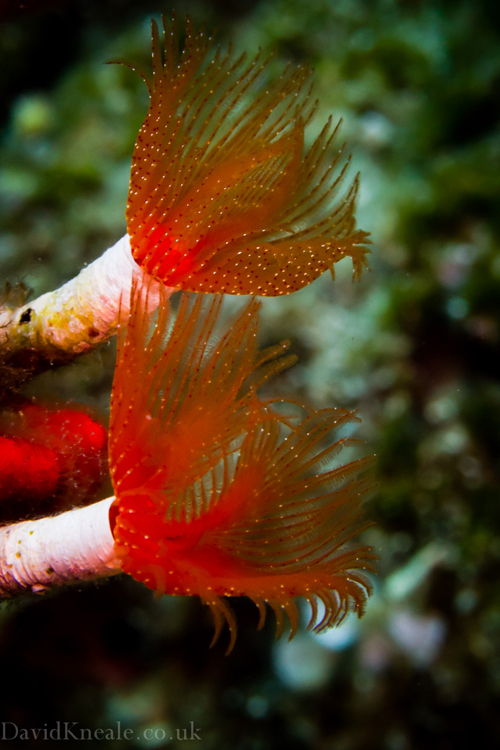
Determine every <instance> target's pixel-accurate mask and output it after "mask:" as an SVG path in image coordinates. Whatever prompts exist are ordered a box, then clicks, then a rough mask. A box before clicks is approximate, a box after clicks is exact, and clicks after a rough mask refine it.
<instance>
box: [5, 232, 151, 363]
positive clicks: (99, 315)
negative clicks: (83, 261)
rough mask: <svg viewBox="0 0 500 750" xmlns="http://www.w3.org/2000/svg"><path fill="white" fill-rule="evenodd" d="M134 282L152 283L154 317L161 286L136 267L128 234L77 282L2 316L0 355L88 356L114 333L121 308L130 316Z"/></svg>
mask: <svg viewBox="0 0 500 750" xmlns="http://www.w3.org/2000/svg"><path fill="white" fill-rule="evenodd" d="M133 279H141V280H144V281H146V279H147V280H148V281H149V283H148V288H149V292H148V302H149V308H150V311H153V310H154V309H156V307H157V306H158V304H159V291H158V290H159V282H153V281H150V279H151V277H150V276H148V275H147V274H145V273H144V271H143V270H142V269H141V267H140V266H139V265H138V264H137V263H136V262H135V260H134V258H133V256H132V251H131V248H130V239H129V237H128V235H127V234H126V235H125V236H124V237H122V238H121V239H120V240H118V242H116V243H115V244H114V245H113V247H110V248H109V249H108V250H106V252H104V253H103V254H102V255H101V256H100V257H99V258H97V260H95V261H93V262H92V263H90V265H88V266H87V267H86V268H84V269H83V270H82V271H80V273H79V274H78V276H75V278H74V279H71V280H70V281H68V282H67V283H66V284H63V286H61V287H59V289H56V290H55V291H53V292H47V293H46V294H42V295H41V296H40V297H38V298H37V299H36V300H34V301H31V302H28V303H27V304H25V305H23V306H22V307H20V308H18V309H17V310H15V311H12V310H7V309H3V310H0V349H2V350H3V351H6V352H15V351H21V350H27V349H30V350H35V351H39V352H43V353H44V354H46V356H47V357H50V355H51V354H54V356H56V357H57V353H65V354H68V355H75V354H80V353H82V352H86V351H90V350H91V349H93V348H94V347H95V346H96V345H97V344H100V343H101V342H103V341H105V340H106V339H108V338H109V337H110V336H112V335H113V334H115V333H116V329H117V325H118V312H119V309H120V304H121V305H122V309H124V310H125V311H126V310H127V307H128V303H129V297H130V289H131V285H132V280H133Z"/></svg>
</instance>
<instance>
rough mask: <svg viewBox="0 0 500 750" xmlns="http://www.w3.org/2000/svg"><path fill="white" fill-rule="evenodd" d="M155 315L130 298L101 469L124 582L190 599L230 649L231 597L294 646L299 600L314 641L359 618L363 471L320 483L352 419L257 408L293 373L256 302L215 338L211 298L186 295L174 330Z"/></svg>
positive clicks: (334, 413) (367, 557)
mask: <svg viewBox="0 0 500 750" xmlns="http://www.w3.org/2000/svg"><path fill="white" fill-rule="evenodd" d="M165 294H166V292H165ZM163 302H164V304H162V306H161V308H160V312H159V317H158V320H157V321H156V325H154V324H153V321H152V319H151V315H150V314H149V313H148V312H147V290H145V289H142V290H141V289H138V288H134V289H133V291H132V298H131V306H130V319H129V320H128V325H124V326H123V329H122V330H121V332H120V336H119V346H118V360H117V368H116V372H115V379H114V383H113V391H112V398H111V422H110V434H109V458H110V470H111V477H112V480H113V486H114V490H115V495H116V500H115V512H116V517H115V526H114V532H113V533H114V536H115V549H116V552H117V555H118V556H119V557H120V558H121V563H122V568H123V570H124V571H125V572H126V573H129V574H131V575H132V576H133V577H134V578H136V579H137V580H139V581H142V582H144V583H145V584H146V585H147V586H149V587H150V588H151V589H153V590H155V591H157V592H158V593H160V594H175V595H183V594H195V595H198V596H199V597H200V598H201V599H202V601H203V602H205V603H206V604H208V605H209V606H210V608H211V610H212V612H213V614H214V617H215V621H216V635H215V637H217V635H218V633H219V632H220V629H221V627H222V625H223V623H224V621H227V622H228V623H229V627H230V631H231V640H230V648H232V645H233V643H234V639H235V637H236V621H235V617H234V614H233V612H232V610H231V608H230V607H229V605H228V603H227V601H226V600H225V598H224V597H226V596H243V595H246V596H249V597H250V598H251V599H252V600H253V601H254V602H255V603H256V604H257V605H258V607H259V611H260V616H261V620H260V622H261V624H262V623H263V621H264V616H265V611H266V610H265V602H267V603H268V604H269V605H270V606H271V607H272V609H273V610H274V612H275V613H276V617H277V622H278V633H279V632H281V629H282V627H283V612H285V613H286V614H287V615H288V618H289V620H290V623H291V635H293V633H294V632H295V630H296V628H297V623H298V612H297V608H296V604H295V600H296V599H297V597H300V596H302V597H305V598H306V599H307V600H308V601H309V602H310V604H311V606H312V617H311V622H310V627H315V629H316V630H318V631H319V630H323V629H324V628H327V627H330V626H332V625H335V624H338V622H340V621H341V620H342V619H343V618H344V617H345V615H346V614H347V613H348V612H349V611H355V612H357V613H358V615H361V614H362V612H363V608H364V603H365V600H366V596H367V593H369V592H370V588H371V587H370V583H369V581H368V580H367V578H366V577H365V575H364V571H365V570H371V569H372V565H373V560H374V559H375V556H374V555H373V553H372V552H371V550H370V549H369V548H368V547H365V546H353V545H350V544H349V542H350V541H351V539H352V537H353V536H354V535H355V534H357V533H358V532H360V531H361V530H362V529H363V528H364V527H365V525H366V524H365V523H364V522H363V521H362V519H361V516H360V506H361V503H362V500H363V497H364V495H365V493H366V491H367V489H368V487H369V485H370V482H369V480H366V479H364V478H363V477H362V476H361V477H360V475H362V474H363V471H364V470H365V469H366V468H367V466H368V465H369V464H370V462H371V459H370V458H363V459H358V460H356V461H353V462H351V463H349V464H347V465H344V466H338V467H337V468H332V469H330V470H329V471H325V470H322V467H324V466H325V465H326V464H327V463H328V462H329V461H330V460H331V459H333V458H334V457H335V456H336V455H337V454H338V453H339V452H340V450H341V449H342V448H343V447H344V446H345V445H348V444H349V442H350V441H349V440H347V439H340V440H338V441H337V442H335V443H333V444H330V445H328V444H326V443H325V440H326V438H327V436H328V434H329V433H330V432H331V431H332V430H335V429H337V428H339V427H342V426H343V425H345V424H346V423H348V422H352V421H355V420H356V417H355V415H354V414H352V413H351V412H349V411H346V410H344V409H325V410H322V411H319V412H310V413H309V414H308V415H307V416H306V417H305V418H304V419H303V420H302V421H300V422H299V424H294V422H293V420H292V421H290V420H287V419H284V418H283V417H282V416H280V415H279V414H278V412H277V411H276V409H275V408H273V405H272V403H271V401H269V400H268V401H265V400H262V399H261V398H260V397H259V396H258V394H257V386H258V385H259V384H260V383H262V381H263V380H265V379H267V377H269V375H270V374H272V373H273V372H276V371H279V370H281V369H283V367H286V366H287V365H289V364H291V361H292V360H290V358H286V357H285V358H282V359H281V360H280V359H276V357H277V356H278V355H280V354H282V353H283V351H284V349H285V346H286V342H285V344H282V345H279V346H277V347H272V348H270V349H267V350H264V351H263V352H261V353H259V352H258V350H257V348H256V335H257V324H258V311H259V303H257V302H256V301H255V300H252V301H251V302H250V303H249V304H248V305H247V306H246V307H244V308H243V309H242V311H241V312H240V313H239V315H238V316H237V318H236V320H234V321H233V322H232V324H231V325H230V326H228V328H227V330H226V331H225V333H223V335H222V336H219V338H218V339H217V338H214V330H215V328H216V327H217V326H218V322H219V311H220V304H221V299H220V298H218V299H217V298H216V299H215V300H213V299H212V300H211V299H210V298H208V299H207V298H205V297H203V296H198V297H197V298H196V299H193V297H190V296H188V295H184V296H183V297H182V298H181V302H180V306H179V310H178V313H177V317H176V319H175V322H173V323H172V321H171V317H172V314H171V312H170V309H169V305H168V302H167V301H166V300H164V301H163ZM124 323H125V321H124ZM219 327H220V326H219ZM292 359H293V358H292ZM137 373H141V377H140V378H138V377H137ZM285 423H287V426H285ZM318 600H320V601H321V602H323V604H324V606H325V613H324V616H322V617H320V618H319V619H318V607H317V602H318ZM215 637H214V639H215Z"/></svg>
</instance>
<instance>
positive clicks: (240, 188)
mask: <svg viewBox="0 0 500 750" xmlns="http://www.w3.org/2000/svg"><path fill="white" fill-rule="evenodd" d="M163 25H164V38H163V41H161V39H160V35H159V31H158V27H157V25H156V23H155V22H154V21H153V22H152V56H153V75H152V77H151V76H150V75H149V74H147V73H142V72H141V74H142V76H143V78H144V80H145V81H146V83H147V86H148V89H149V96H150V104H149V110H148V113H147V115H146V119H145V121H144V124H143V125H142V128H141V130H140V132H139V136H138V138H137V142H136V145H135V149H134V155H133V160H132V172H131V178H130V190H129V197H128V205H127V228H128V233H129V235H130V238H131V245H132V253H133V255H134V258H135V259H136V260H137V262H138V263H140V264H141V265H142V266H143V267H144V268H145V269H146V270H147V272H148V273H150V274H152V275H153V276H155V277H156V278H158V279H161V280H162V281H163V282H164V283H165V284H166V285H167V286H171V287H176V288H180V289H184V290H188V291H202V292H226V293H231V294H257V295H271V296H274V295H279V294H288V293H290V292H293V291H295V290H297V289H300V288H301V287H303V286H305V285H306V284H309V283H310V282H311V281H313V280H314V279H316V278H317V277H318V276H319V275H320V274H322V273H323V272H324V271H326V270H328V269H330V270H331V271H332V273H333V267H334V264H335V263H336V262H337V261H338V260H341V259H342V258H344V257H346V256H350V257H351V258H352V262H353V268H354V275H355V276H359V275H360V273H361V271H362V268H363V266H364V265H366V259H365V255H366V252H367V248H366V241H367V236H368V235H367V234H366V233H365V232H363V231H361V230H359V229H356V225H355V219H354V208H355V199H356V194H357V190H358V178H357V177H356V179H355V180H354V182H353V183H352V184H351V185H350V187H348V188H347V189H346V190H344V191H342V185H343V182H344V177H345V171H346V166H347V163H348V160H347V163H344V166H341V165H342V148H340V149H338V148H337V153H336V156H335V157H334V158H333V160H332V157H331V155H330V153H331V150H332V149H333V147H334V141H335V137H336V134H337V130H338V128H333V127H332V123H331V119H330V120H328V122H327V124H326V125H325V127H324V128H323V130H322V131H321V133H320V135H319V136H318V137H317V138H316V140H315V141H314V142H313V144H312V145H311V146H310V147H308V148H306V147H305V145H304V131H305V128H306V127H307V125H308V124H309V123H310V122H311V119H312V117H313V114H314V111H315V108H316V104H315V102H314V100H313V99H312V97H311V87H312V85H311V75H310V73H309V71H308V70H307V69H306V68H304V67H296V68H293V67H291V66H289V67H287V68H286V69H285V70H284V71H283V73H282V75H281V77H280V78H279V79H278V80H277V81H274V82H270V80H269V78H270V76H269V60H268V59H265V58H263V57H262V55H258V56H257V57H256V58H255V59H253V60H251V61H250V62H246V61H245V56H244V55H243V56H240V57H236V56H235V55H234V54H233V53H232V52H231V50H229V51H228V52H227V53H223V52H221V50H216V51H215V52H214V51H213V50H212V49H211V44H210V41H211V40H210V39H209V38H207V37H206V36H205V35H204V33H203V32H200V33H194V32H193V30H192V28H191V26H190V23H189V20H187V26H186V33H185V43H184V46H183V48H182V50H181V51H180V52H179V46H180V34H179V29H178V25H177V22H176V20H175V19H174V21H173V22H172V24H171V25H170V26H168V25H167V24H166V23H165V19H163Z"/></svg>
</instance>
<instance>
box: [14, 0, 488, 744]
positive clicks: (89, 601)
mask: <svg viewBox="0 0 500 750" xmlns="http://www.w3.org/2000/svg"><path fill="white" fill-rule="evenodd" d="M173 7H174V6H173V5H168V4H165V1H163V2H153V1H152V0H151V1H150V2H147V1H144V2H133V1H132V0H94V1H93V2H91V1H89V0H52V1H50V0H46V2H43V1H42V0H25V2H22V3H21V2H8V0H0V48H1V53H0V54H1V59H0V87H1V96H0V128H1V143H0V161H1V164H0V168H1V175H0V180H1V188H0V278H1V281H2V283H3V282H4V281H7V280H10V281H11V282H13V283H15V282H19V281H22V282H24V283H25V284H27V285H28V286H30V287H31V288H32V289H33V290H34V293H36V294H39V293H42V292H45V291H48V290H50V289H52V288H54V287H55V286H57V285H58V284H60V283H62V282H63V281H65V280H67V279H68V278H70V277H71V276H73V275H74V274H76V273H77V272H78V270H79V269H80V268H81V267H82V265H83V264H84V263H86V262H89V261H90V260H92V259H93V258H95V257H97V256H98V255H99V254H100V253H101V252H102V251H103V250H104V249H105V248H107V247H108V246H110V245H111V244H113V243H114V242H115V241H116V240H117V239H118V238H119V237H120V236H121V235H122V234H123V233H124V232H125V220H124V210H125V203H126V196H127V183H128V173H129V169H130V158H131V153H132V148H133V145H134V141H135V138H136V135H137V131H138V128H139V126H140V124H141V121H142V119H143V117H144V114H145V111H146V107H147V94H146V90H145V87H144V84H143V83H142V81H141V80H140V78H139V77H138V76H137V75H135V74H134V73H133V72H132V71H130V70H129V69H127V68H126V67H123V66H117V65H104V63H105V62H106V61H109V60H116V59H125V60H132V61H141V60H143V61H146V62H147V61H148V59H149V19H150V17H151V15H152V14H155V15H156V16H158V14H159V13H160V12H165V13H166V14H167V15H170V13H171V10H172V8H173ZM175 7H176V8H177V10H178V11H179V13H180V14H184V13H186V12H187V13H189V14H190V15H191V17H192V19H193V21H194V22H195V24H197V25H205V26H206V27H207V28H208V29H215V30H216V31H217V38H218V40H220V41H221V42H222V43H226V42H227V40H229V39H231V40H232V42H233V43H234V46H235V48H236V49H237V50H238V51H241V50H244V49H247V50H249V51H250V52H255V51H256V50H257V49H258V48H259V47H260V48H262V49H264V50H266V51H267V50H269V51H271V50H274V51H275V53H276V57H277V59H278V60H279V61H280V62H282V63H283V64H285V63H286V62H288V61H290V60H291V61H293V62H296V63H302V62H304V63H307V64H309V65H311V66H312V67H313V68H314V69H315V72H316V95H317V96H318V98H319V101H320V104H319V111H318V115H317V120H316V124H315V126H313V127H312V128H311V131H310V133H309V137H310V138H312V137H314V135H315V133H316V132H318V129H319V128H320V127H321V126H322V125H323V124H324V122H325V120H326V118H327V117H328V115H329V114H333V116H334V118H336V119H339V118H340V117H342V118H343V126H342V136H341V137H342V139H345V140H346V141H347V144H348V150H349V151H352V153H353V164H352V167H351V174H352V176H354V174H355V173H356V171H358V170H359V171H360V172H361V192H360V199H359V206H358V219H359V224H360V226H361V227H362V228H363V229H365V230H367V231H370V232H371V234H372V240H373V245H372V255H371V259H370V265H371V272H368V273H365V274H364V278H363V279H362V281H361V283H359V284H352V283H351V275H350V268H349V263H348V262H347V261H343V262H342V263H341V264H339V270H338V273H337V279H336V281H335V283H334V284H332V283H331V280H330V279H329V278H327V277H326V276H325V277H324V278H321V279H320V280H318V281H317V282H315V283H314V284H313V285H312V286H311V287H308V288H307V289H305V290H303V291H302V292H299V293H297V294H295V295H292V296H290V297H287V298H281V299H277V300H266V301H265V303H264V312H263V334H262V339H263V343H274V342H276V341H278V340H280V339H282V338H285V337H286V338H290V339H291V341H292V348H293V351H295V352H296V353H297V354H298V355H299V357H300V362H299V364H298V365H297V366H295V368H293V369H292V370H290V371H289V373H287V374H286V376H285V375H284V376H281V378H280V380H279V383H277V384H276V386H275V387H276V388H281V389H282V390H283V389H284V390H285V391H288V392H289V393H291V392H293V393H296V394H298V395H299V396H301V397H303V398H306V399H307V400H309V401H310V402H312V403H314V405H315V406H317V407H323V406H345V407H349V408H356V409H358V410H359V415H360V416H361V418H362V420H363V423H362V425H361V426H360V427H358V428H357V431H356V436H357V437H360V438H362V439H364V440H365V441H366V443H365V445H364V448H363V450H364V451H365V453H368V452H374V453H377V455H378V462H377V482H378V488H377V491H376V493H375V494H374V496H373V497H372V498H370V499H369V500H368V502H367V515H368V516H369V518H371V519H373V521H374V526H373V527H372V528H371V529H370V530H369V531H368V532H366V534H365V538H366V541H367V542H368V543H370V544H373V546H374V547H375V549H376V551H377V552H378V554H379V555H380V563H379V566H378V569H379V573H378V576H377V577H376V578H374V585H375V594H374V596H373V597H372V599H371V601H370V603H369V606H368V609H367V613H366V615H365V616H364V618H363V619H362V620H361V621H359V622H358V621H354V620H349V621H348V622H347V623H346V624H344V625H343V626H342V627H341V628H339V629H338V630H335V631H331V632H330V633H329V634H327V635H325V636H321V637H317V636H314V635H312V634H310V633H306V632H305V630H303V631H302V632H301V633H300V634H299V635H298V636H297V637H296V638H295V640H294V641H292V642H291V643H290V644H288V643H287V642H286V640H282V641H279V642H274V640H273V631H274V625H273V622H272V617H271V616H270V617H269V621H268V623H267V625H266V627H265V629H264V630H263V631H262V632H259V633H257V632H256V630H255V625H256V622H257V616H256V611H255V607H254V606H253V605H252V604H251V603H249V602H247V601H244V600H242V601H236V602H235V603H234V606H235V609H236V610H237V614H238V621H239V623H240V630H239V637H238V641H237V645H236V647H235V649H234V651H233V653H232V654H231V655H230V656H229V657H226V656H224V650H225V643H223V642H222V643H219V644H217V645H216V646H215V647H214V648H213V649H212V650H209V649H208V644H209V642H210V639H211V634H212V623H211V621H210V616H209V613H207V612H205V611H204V610H203V609H202V607H201V605H200V604H199V603H198V602H197V601H194V600H190V599H183V598H181V599H174V598H169V597H164V598H163V599H161V600H159V601H156V600H155V599H154V598H153V596H152V595H151V592H149V591H148V590H147V589H145V588H143V587H142V586H140V585H139V584H136V583H135V582H134V581H132V580H128V579H123V580H122V579H116V580H112V581H110V582H108V583H102V584H100V585H86V586H81V587H76V588H74V589H71V590H66V591H62V592H60V593H58V594H56V595H52V596H50V597H47V598H46V599H33V600H25V601H23V602H20V603H16V604H14V605H11V606H6V605H5V604H4V605H2V609H1V610H0V669H1V674H2V680H1V687H0V714H1V716H0V728H2V726H3V727H4V729H5V734H4V737H5V738H4V737H2V740H3V744H2V747H5V748H8V747H17V746H22V747H35V746H36V747H38V746H40V745H42V746H43V743H44V742H46V741H45V740H43V738H39V739H38V740H35V739H34V738H33V736H32V735H31V738H30V739H25V740H24V739H22V737H21V736H20V735H19V734H18V736H17V739H9V738H11V737H13V735H14V734H15V729H14V725H15V726H16V727H18V730H19V731H20V728H27V729H29V728H42V729H43V727H44V726H45V727H46V729H47V731H48V730H50V729H53V728H54V727H56V725H57V722H61V723H62V722H69V723H70V726H73V730H74V731H75V730H76V731H80V730H81V729H82V728H86V729H88V730H91V731H92V732H94V730H95V729H99V728H101V729H103V730H104V732H106V731H109V730H111V731H112V733H113V734H112V736H113V737H114V739H111V738H109V739H107V740H106V741H104V740H102V741H101V740H98V739H95V735H94V734H93V735H92V736H93V737H94V739H93V740H89V742H90V746H93V745H96V746H99V747H101V746H103V745H104V746H106V747H109V748H113V747H130V748H157V747H158V748H161V747H179V746H180V747H196V748H200V750H201V749H202V748H203V750H212V748H213V749H214V750H226V749H227V750H268V749H269V750H271V749H272V750H274V749H275V748H276V749H278V750H281V749H283V750H285V749H286V750H305V749H306V748H314V749H317V750H370V749H371V748H377V749H378V748H381V749H384V750H417V749H420V748H426V750H427V749H428V748H440V749H443V750H454V749H455V748H470V747H472V746H475V745H476V743H477V741H478V736H479V733H480V732H483V733H486V736H487V737H488V742H489V745H488V746H489V747H495V746H496V744H497V743H500V711H499V710H498V707H499V700H500V645H499V644H500V582H499V579H500V538H499V535H500V497H499V494H500V493H499V486H500V481H499V479H500V461H499V443H500V383H499V375H500V357H499V354H500V346H499V335H500V329H499V326H500V315H499V297H500V254H499V240H500V211H499V198H500V170H499V167H500V129H499V124H500V123H499V120H500V10H499V9H500V6H499V4H498V2H496V0H491V2H486V0H482V1H477V0H469V2H465V1H464V0H453V1H452V0H449V1H447V0H441V1H438V0H436V1H435V2H424V1H423V0H422V1H419V0H400V2H396V1H395V0H308V2H304V0H261V1H260V2H254V1H253V0H226V1H224V0H220V1H218V2H215V1H210V0H186V2H177V3H176V5H175ZM112 367H113V346H112V345H109V346H106V347H104V348H103V349H102V350H101V351H100V352H99V353H97V354H95V355H92V356H91V357H88V358H86V359H84V360H82V361H81V362H79V363H77V364H75V365H73V366H71V367H68V368H65V369H64V370H61V371H60V372H58V373H48V374H46V375H45V376H43V377H42V378H40V379H39V381H38V382H35V383H33V385H32V386H30V388H31V391H30V390H29V389H28V390H29V392H37V393H39V394H40V393H41V394H43V393H46V394H49V393H52V392H54V391H55V390H57V393H58V395H59V396H60V397H62V398H66V399H68V400H76V401H85V402H87V403H89V404H91V405H92V406H93V407H94V408H95V409H97V410H98V411H100V412H101V414H102V415H103V419H105V417H106V410H107V408H108V402H109V389H110V385H111V379H112ZM304 614H305V615H306V614H307V613H304ZM304 619H305V621H307V617H306V616H305V618H304ZM1 722H11V723H10V724H4V725H2V723H1ZM73 722H76V724H75V725H73V724H72V723H73ZM117 722H121V728H122V731H123V729H125V728H131V729H133V733H132V734H133V738H132V739H127V740H125V739H119V738H117V731H118V730H117V727H118V724H117ZM191 722H193V724H191ZM184 729H185V730H186V734H185V735H184V733H183V730H184ZM145 730H147V731H146V734H145V733H144V732H145ZM177 730H179V731H177ZM191 730H193V732H192V731H191ZM195 731H197V734H196V733H195ZM177 735H178V736H179V738H178V739H177ZM108 736H109V735H108ZM171 737H172V738H173V739H172V740H171V739H170V738H171ZM184 737H186V739H184ZM198 737H200V739H198ZM47 741H50V740H47ZM73 744H76V740H75V741H74V742H73V741H72V740H71V739H69V740H68V741H67V742H66V746H72V745H73Z"/></svg>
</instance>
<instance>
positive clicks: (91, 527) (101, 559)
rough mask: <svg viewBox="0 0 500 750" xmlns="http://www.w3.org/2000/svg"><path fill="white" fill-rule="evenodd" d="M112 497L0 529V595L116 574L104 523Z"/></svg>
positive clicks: (116, 562) (116, 564)
mask: <svg viewBox="0 0 500 750" xmlns="http://www.w3.org/2000/svg"><path fill="white" fill-rule="evenodd" d="M113 500H114V498H113V497H111V498H107V499H106V500H101V501H99V502H98V503H94V504H93V505H88V506H86V507H85V508H75V509H73V510H70V511H67V512H66V513H60V514H59V515H57V516H50V517H49V518H39V519H37V520H35V521H21V522H20V523H15V524H12V525H10V526H3V527H1V528H0V598H4V597H5V598H10V597H13V596H16V595H18V594H21V593H25V592H26V591H31V592H33V593H34V594H43V593H44V592H45V591H47V590H48V589H49V588H52V587H54V586H61V585H64V584H70V583H79V582H81V581H88V580H94V579H97V578H105V577H107V576H112V575H116V574H117V573H120V570H121V569H120V561H119V560H118V558H117V557H116V555H115V552H114V547H113V536H112V534H111V529H110V524H109V508H110V505H111V503H112V502H113Z"/></svg>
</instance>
